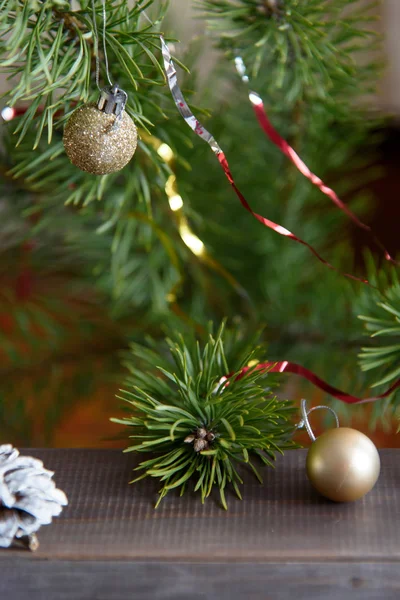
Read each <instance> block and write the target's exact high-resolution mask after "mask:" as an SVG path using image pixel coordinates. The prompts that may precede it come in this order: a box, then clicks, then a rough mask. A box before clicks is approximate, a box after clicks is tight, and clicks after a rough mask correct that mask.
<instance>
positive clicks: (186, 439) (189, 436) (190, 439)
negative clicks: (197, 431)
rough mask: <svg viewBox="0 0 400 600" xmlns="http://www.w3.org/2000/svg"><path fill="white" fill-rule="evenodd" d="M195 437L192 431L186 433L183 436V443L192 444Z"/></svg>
mask: <svg viewBox="0 0 400 600" xmlns="http://www.w3.org/2000/svg"><path fill="white" fill-rule="evenodd" d="M195 439H196V437H195V436H194V435H193V433H192V434H191V435H188V436H187V437H185V440H184V442H185V444H193V442H194V440H195Z"/></svg>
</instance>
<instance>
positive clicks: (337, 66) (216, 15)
mask: <svg viewBox="0 0 400 600" xmlns="http://www.w3.org/2000/svg"><path fill="white" fill-rule="evenodd" d="M196 5H197V7H198V8H199V10H200V11H201V13H202V15H203V16H204V18H205V19H206V20H207V24H208V27H209V29H210V31H211V33H212V34H213V36H214V38H215V40H216V43H217V45H218V46H219V47H221V48H222V49H224V50H225V51H226V53H227V54H228V56H229V57H230V58H232V57H233V56H236V55H237V54H238V53H241V54H242V55H243V57H244V59H245V62H246V63H247V64H248V66H249V67H250V68H251V72H252V75H253V77H256V76H257V75H258V73H261V72H264V73H267V74H268V76H267V78H265V77H264V78H263V79H262V80H261V81H260V82H258V84H257V85H262V86H263V87H264V88H265V89H267V90H268V93H269V95H270V97H271V98H276V99H277V102H278V98H282V94H284V96H283V97H284V99H285V101H284V106H285V107H286V108H287V107H288V106H293V105H294V104H295V103H296V102H299V101H305V102H310V101H312V102H314V103H315V102H324V103H325V105H326V109H327V108H328V109H329V110H330V111H331V112H333V113H334V114H335V116H337V117H338V116H340V115H341V116H342V118H343V116H346V115H347V114H348V112H349V110H350V109H352V106H351V99H352V98H354V97H356V96H360V95H361V94H362V93H364V94H369V93H370V92H371V91H372V87H371V82H374V79H373V78H371V71H372V70H374V71H376V70H377V68H378V64H379V61H378V60H369V62H368V64H365V63H364V62H363V59H362V52H363V51H365V50H367V51H369V52H371V51H372V50H374V49H375V50H376V49H377V48H378V47H379V46H378V38H377V35H376V34H375V33H374V30H373V28H372V24H373V21H374V20H376V16H375V14H374V12H373V9H374V8H375V7H376V6H377V5H378V3H377V2H374V1H373V2H371V3H370V4H369V5H368V6H365V2H360V1H359V0H350V2H349V1H348V0H335V1H332V0H307V2H299V1H298V0H234V1H233V2H232V1H230V0H197V1H196ZM358 55H360V58H358ZM279 90H280V91H281V92H282V94H280V95H279V94H278V92H279ZM358 108H359V107H358ZM326 109H325V110H326Z"/></svg>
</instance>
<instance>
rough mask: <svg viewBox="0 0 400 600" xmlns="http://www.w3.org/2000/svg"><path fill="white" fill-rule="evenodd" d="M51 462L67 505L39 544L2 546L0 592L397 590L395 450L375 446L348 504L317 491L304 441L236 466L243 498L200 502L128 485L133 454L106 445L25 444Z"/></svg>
mask: <svg viewBox="0 0 400 600" xmlns="http://www.w3.org/2000/svg"><path fill="white" fill-rule="evenodd" d="M23 452H24V453H25V454H31V455H34V456H37V457H38V458H41V459H43V461H44V462H45V465H46V466H47V467H48V468H50V469H53V470H55V471H56V475H55V479H56V482H57V485H58V486H59V487H61V488H62V489H64V490H65V492H66V493H67V495H68V497H69V502H70V504H69V506H68V507H67V508H66V509H65V511H64V513H63V514H62V516H61V517H60V518H58V519H56V520H55V521H54V523H53V525H51V526H48V527H43V528H42V529H41V530H40V532H39V540H40V549H39V550H38V551H37V552H36V553H34V554H31V553H29V552H27V551H20V550H4V551H0V569H1V571H0V573H1V576H0V598H1V599H3V598H7V600H8V599H10V600H14V599H15V600H20V599H21V600H25V599H29V600H39V599H40V600H41V599H42V598H43V599H46V600H47V599H48V600H53V599H54V600H61V599H62V600H69V599H71V600H72V599H74V600H80V599H82V600H83V599H85V600H86V599H88V600H89V599H90V600H92V599H99V600H103V599H104V600H114V599H115V600H119V599H121V600H122V599H123V600H128V598H134V599H138V600H139V599H142V598H144V599H146V600H147V599H149V600H150V599H151V600H153V599H154V600H158V599H164V598H171V599H172V598H173V599H176V598H177V599H181V598H182V599H183V598H189V597H190V598H191V599H194V600H197V599H200V598H212V599H213V598H219V599H225V598H226V599H228V598H229V600H233V599H235V598H244V599H247V598H260V599H261V598H262V599H270V598H271V599H274V600H281V599H285V598H293V597H296V600H301V599H303V598H304V599H306V598H307V599H314V598H315V599H317V598H322V597H323V598H324V600H326V599H329V600H334V599H336V598H338V599H339V598H340V599H341V600H343V599H345V598H347V597H349V598H350V597H351V598H352V599H358V598H360V599H361V598H363V599H365V598H366V599H369V598H371V599H374V600H375V599H376V600H381V599H385V598H388V599H390V600H391V599H392V598H393V600H395V599H396V600H398V599H399V598H400V451H399V450H382V451H381V460H382V473H381V477H380V480H379V482H378V484H377V486H376V487H375V488H374V490H372V492H370V494H369V495H367V496H366V497H365V498H363V499H362V500H360V501H358V502H356V503H353V504H335V503H332V502H329V501H327V500H324V499H323V498H321V497H319V496H318V495H317V494H316V493H315V492H314V491H313V490H312V489H311V487H310V485H309V483H308V481H307V478H306V475H305V470H304V463H305V456H306V453H305V451H301V450H299V451H294V452H291V453H287V454H286V455H285V457H283V458H280V459H279V460H278V461H277V464H276V468H275V469H265V470H264V472H263V474H264V485H263V486H261V485H260V484H259V483H258V482H257V481H256V480H255V479H254V478H253V476H252V475H251V474H250V473H246V472H245V473H244V480H245V486H244V487H243V495H244V499H243V501H242V502H240V501H239V500H237V499H235V497H234V496H233V495H231V496H230V495H229V494H228V497H227V499H228V503H229V511H228V512H226V511H224V510H223V509H221V507H220V505H219V502H218V497H217V495H216V496H215V498H210V499H209V500H208V501H206V503H205V504H204V505H202V504H201V502H200V501H199V497H198V496H197V495H195V494H188V495H187V496H185V497H184V498H179V496H177V495H174V494H171V495H170V496H169V497H168V496H167V497H166V498H165V499H164V501H163V502H162V503H161V505H160V507H159V508H158V509H157V510H154V508H153V506H154V502H155V500H156V497H157V489H158V483H157V481H153V480H149V481H146V480H145V481H141V482H139V483H137V484H135V485H133V486H129V485H128V481H129V480H130V479H131V477H132V468H133V467H134V466H135V464H136V462H135V461H136V458H135V457H134V456H133V455H132V454H122V453H121V452H119V451H114V450H25V451H23Z"/></svg>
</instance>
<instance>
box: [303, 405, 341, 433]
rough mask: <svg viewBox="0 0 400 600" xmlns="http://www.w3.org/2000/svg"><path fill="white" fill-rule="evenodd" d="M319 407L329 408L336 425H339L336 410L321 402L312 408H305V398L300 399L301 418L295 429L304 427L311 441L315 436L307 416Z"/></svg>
mask: <svg viewBox="0 0 400 600" xmlns="http://www.w3.org/2000/svg"><path fill="white" fill-rule="evenodd" d="M321 408H324V409H326V410H329V411H330V412H331V413H332V414H333V416H334V417H335V421H336V427H340V425H339V418H338V416H337V414H336V412H335V411H334V410H333V408H331V407H330V406H325V405H323V404H321V405H320V406H314V407H313V408H310V410H307V400H302V401H301V405H300V410H301V416H302V420H301V421H300V423H299V424H298V426H297V429H303V428H304V427H305V429H306V431H307V433H308V435H309V436H310V439H311V441H313V442H315V440H316V437H315V435H314V432H313V430H312V427H311V424H310V421H309V419H308V416H309V415H310V414H311V413H312V412H314V410H319V409H321Z"/></svg>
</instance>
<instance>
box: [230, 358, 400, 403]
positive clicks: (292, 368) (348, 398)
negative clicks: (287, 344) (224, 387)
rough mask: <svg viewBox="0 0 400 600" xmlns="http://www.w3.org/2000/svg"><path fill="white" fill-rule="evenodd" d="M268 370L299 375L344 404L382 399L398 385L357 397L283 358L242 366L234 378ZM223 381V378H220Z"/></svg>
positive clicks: (396, 383) (231, 375)
mask: <svg viewBox="0 0 400 600" xmlns="http://www.w3.org/2000/svg"><path fill="white" fill-rule="evenodd" d="M253 370H256V371H268V372H269V373H293V374H294V375H299V376H300V377H303V379H307V381H309V382H310V383H312V384H313V385H314V386H315V387H317V388H319V389H320V390H322V391H323V392H326V393H327V394H329V395H330V396H332V397H333V398H336V399H337V400H341V401H342V402H345V403H346V404H366V403H367V402H375V401H376V400H383V399H384V398H387V397H388V396H390V394H392V393H393V392H394V391H395V390H396V389H397V388H399V387H400V379H398V380H397V381H396V382H395V383H394V384H393V385H391V386H390V388H389V389H388V390H386V392H384V393H383V394H379V395H377V396H370V397H368V398H358V397H357V396H353V395H352V394H347V393H346V392H343V391H342V390H339V389H338V388H335V387H333V386H332V385H330V384H329V383H327V382H326V381H324V380H323V379H321V378H320V377H318V375H316V374H315V373H313V372H312V371H310V370H309V369H306V367H302V366H301V365H298V364H296V363H293V362H290V361H287V360H284V361H281V362H265V363H260V364H259V365H257V366H256V367H244V368H243V369H242V370H241V371H240V373H239V374H238V375H237V376H236V379H241V378H242V377H244V376H245V375H246V373H248V371H253ZM233 375H234V373H230V374H229V375H228V376H227V377H226V379H229V378H230V377H233ZM222 381H223V380H222Z"/></svg>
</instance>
